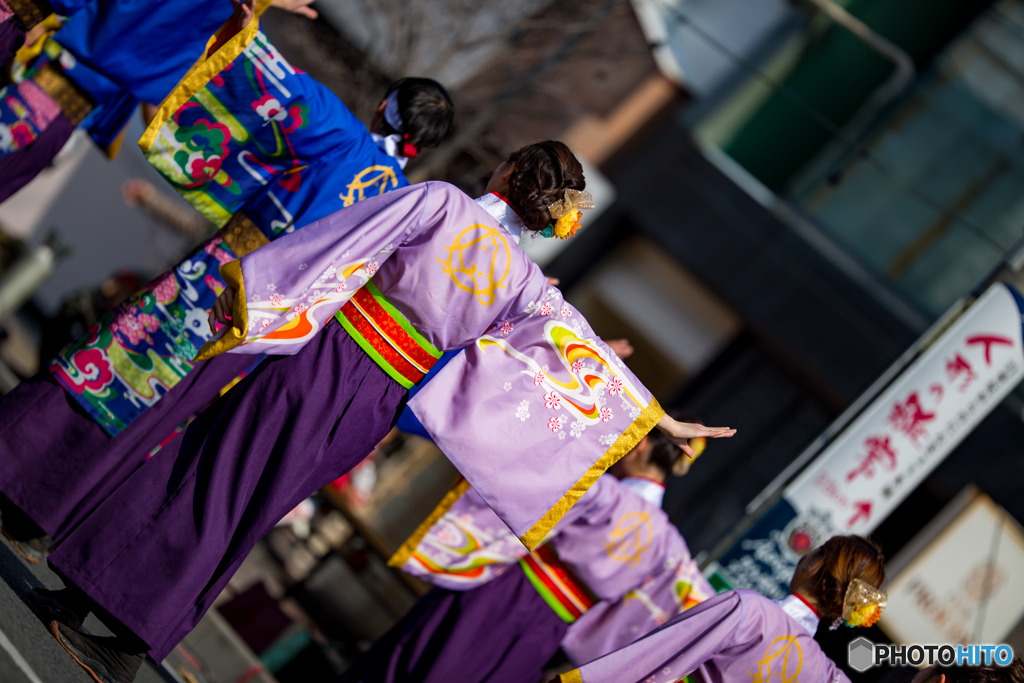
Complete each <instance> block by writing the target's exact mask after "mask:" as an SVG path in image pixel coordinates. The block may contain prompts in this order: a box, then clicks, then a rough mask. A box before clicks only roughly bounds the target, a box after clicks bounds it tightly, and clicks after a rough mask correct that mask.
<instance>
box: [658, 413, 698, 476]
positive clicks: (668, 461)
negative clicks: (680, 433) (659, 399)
mask: <svg viewBox="0 0 1024 683" xmlns="http://www.w3.org/2000/svg"><path fill="white" fill-rule="evenodd" d="M666 412H667V413H668V416H669V417H671V418H672V419H673V420H677V421H679V422H693V419H692V418H690V416H688V415H684V414H683V413H681V412H680V411H678V410H668V411H666ZM687 418H690V419H687ZM647 442H648V444H650V450H649V451H648V452H647V462H649V463H650V464H652V465H654V466H655V467H657V468H658V469H659V470H660V471H661V473H662V474H664V475H665V478H666V479H668V478H669V477H671V476H672V465H674V464H675V462H676V460H678V459H679V456H680V455H681V454H682V452H683V449H682V448H680V447H679V446H677V445H675V444H674V443H672V442H671V441H669V440H668V437H667V436H665V433H664V432H662V431H661V430H660V429H652V430H651V431H650V432H648V433H647Z"/></svg>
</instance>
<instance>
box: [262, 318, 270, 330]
mask: <svg viewBox="0 0 1024 683" xmlns="http://www.w3.org/2000/svg"><path fill="white" fill-rule="evenodd" d="M268 327H270V321H269V320H267V319H266V318H264V319H263V320H261V321H260V329H261V330H265V329H267V328H268Z"/></svg>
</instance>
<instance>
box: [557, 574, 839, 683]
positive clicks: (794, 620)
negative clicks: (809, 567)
mask: <svg viewBox="0 0 1024 683" xmlns="http://www.w3.org/2000/svg"><path fill="white" fill-rule="evenodd" d="M816 628H817V617H815V616H814V614H813V613H812V612H811V610H810V609H809V608H808V607H807V606H806V605H804V604H803V603H802V602H800V601H799V599H797V598H795V597H793V596H789V597H787V598H785V599H783V600H778V601H772V600H769V599H768V598H766V597H764V596H763V595H761V594H760V593H756V592H754V591H751V590H737V591H729V592H726V593H722V594H721V595H718V596H716V597H714V598H711V599H710V600H708V601H707V602H704V603H702V604H700V605H697V606H696V607H694V608H693V609H691V610H688V611H686V612H685V613H683V614H680V615H679V616H677V617H676V618H674V619H672V620H671V621H669V622H668V623H667V624H665V625H664V626H662V627H661V628H659V629H658V630H656V631H654V632H653V633H650V634H648V635H647V636H644V637H643V638H641V639H640V640H638V641H636V642H634V643H633V644H632V645H629V646H627V647H624V648H622V649H620V650H616V651H615V652H613V653H611V654H609V655H605V656H604V657H601V658H600V659H596V660H594V661H592V662H590V663H589V664H585V665H584V666H582V667H580V668H579V669H576V670H573V671H570V672H569V673H565V674H562V675H561V676H560V678H559V679H558V680H560V681H562V683H580V682H582V683H634V682H635V683H676V682H678V681H680V680H682V679H683V678H684V677H685V676H687V675H689V674H691V673H693V672H694V671H699V672H700V674H701V676H702V677H703V680H705V681H707V682H708V683H711V682H712V681H741V680H744V681H745V680H750V679H751V678H753V680H755V681H769V680H776V679H777V680H782V681H789V680H793V681H795V680H797V678H798V677H799V680H800V681H801V682H802V683H843V682H846V683H848V681H849V679H848V678H847V677H846V675H845V674H844V673H843V672H842V670H840V669H839V668H838V667H837V666H836V665H835V663H834V662H832V660H830V659H829V658H828V657H826V656H825V654H824V653H823V652H822V651H821V647H820V646H819V645H818V643H817V642H816V641H815V640H814V631H815V629H816Z"/></svg>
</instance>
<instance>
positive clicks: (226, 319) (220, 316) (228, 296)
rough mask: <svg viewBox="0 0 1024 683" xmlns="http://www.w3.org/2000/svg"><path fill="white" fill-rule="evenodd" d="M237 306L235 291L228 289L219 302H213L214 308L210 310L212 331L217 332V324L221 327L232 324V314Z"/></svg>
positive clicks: (218, 299)
mask: <svg viewBox="0 0 1024 683" xmlns="http://www.w3.org/2000/svg"><path fill="white" fill-rule="evenodd" d="M234 306H235V290H233V289H231V287H228V288H227V289H225V290H224V291H223V292H222V293H221V295H220V296H218V297H217V300H216V301H214V302H213V308H211V309H210V317H209V321H210V331H211V332H214V333H216V332H217V323H218V322H219V323H220V324H221V325H230V324H231V312H232V311H233V310H235V309H234Z"/></svg>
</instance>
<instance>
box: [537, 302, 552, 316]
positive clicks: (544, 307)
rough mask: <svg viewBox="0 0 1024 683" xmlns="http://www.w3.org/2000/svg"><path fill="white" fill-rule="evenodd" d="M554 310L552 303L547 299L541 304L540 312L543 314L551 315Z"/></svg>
mask: <svg viewBox="0 0 1024 683" xmlns="http://www.w3.org/2000/svg"><path fill="white" fill-rule="evenodd" d="M552 310H553V309H552V308H551V304H550V303H548V302H547V301H545V302H544V303H543V304H541V307H540V311H538V312H539V313H540V314H541V315H550V314H551V311H552Z"/></svg>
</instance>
